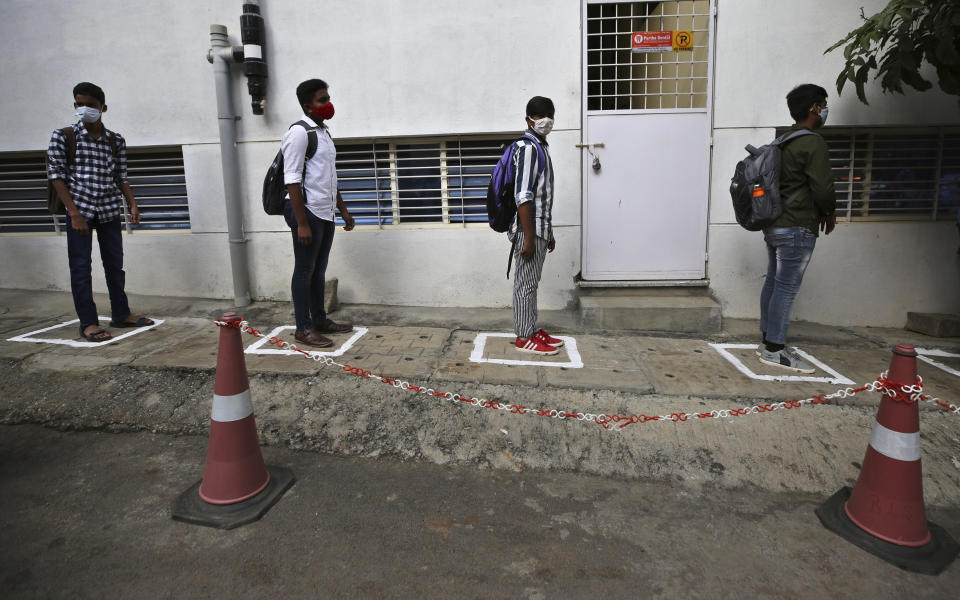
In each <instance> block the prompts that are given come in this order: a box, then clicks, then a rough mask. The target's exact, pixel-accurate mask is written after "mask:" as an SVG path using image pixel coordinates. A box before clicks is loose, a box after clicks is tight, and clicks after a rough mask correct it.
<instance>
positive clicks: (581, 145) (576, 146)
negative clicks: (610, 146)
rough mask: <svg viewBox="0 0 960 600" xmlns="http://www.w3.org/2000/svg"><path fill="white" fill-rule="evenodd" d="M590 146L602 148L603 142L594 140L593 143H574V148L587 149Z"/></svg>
mask: <svg viewBox="0 0 960 600" xmlns="http://www.w3.org/2000/svg"><path fill="white" fill-rule="evenodd" d="M591 146H592V147H594V148H603V142H594V143H593V144H574V147H575V148H586V149H588V150H589V149H590V147H591Z"/></svg>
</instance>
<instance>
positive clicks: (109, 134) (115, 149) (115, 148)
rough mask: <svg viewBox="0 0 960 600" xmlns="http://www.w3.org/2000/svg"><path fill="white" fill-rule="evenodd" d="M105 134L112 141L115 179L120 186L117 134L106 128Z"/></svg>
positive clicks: (111, 151)
mask: <svg viewBox="0 0 960 600" xmlns="http://www.w3.org/2000/svg"><path fill="white" fill-rule="evenodd" d="M103 134H104V135H105V136H107V141H108V142H109V143H110V153H111V154H113V180H114V182H116V184H117V187H120V148H119V146H118V144H117V134H116V133H114V132H112V131H110V130H109V129H107V128H104V131H103Z"/></svg>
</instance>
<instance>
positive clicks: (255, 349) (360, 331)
mask: <svg viewBox="0 0 960 600" xmlns="http://www.w3.org/2000/svg"><path fill="white" fill-rule="evenodd" d="M296 329H297V326H296V325H281V326H280V327H277V328H276V329H274V330H273V331H271V332H270V333H268V334H267V335H266V337H262V338H260V339H259V340H257V341H255V342H254V343H252V344H250V345H249V346H247V349H246V350H244V352H246V353H247V354H300V353H299V352H296V351H294V350H284V349H282V348H276V349H275V348H263V346H265V345H269V344H270V339H271V338H277V337H279V336H280V333H281V332H284V331H296ZM368 331H370V330H369V329H367V328H366V327H354V328H353V335H351V336H350V338H349V339H347V341H345V342H343V343H342V344H340V347H339V348H336V349H334V350H329V351H321V350H308V351H307V352H308V353H309V354H314V355H317V356H342V355H343V353H344V352H346V351H347V350H349V349H350V348H351V347H352V346H353V345H354V344H356V343H357V340H359V339H360V338H362V337H363V336H364V335H365V334H366V333H367V332H368ZM291 338H292V336H291ZM287 341H288V342H290V343H291V344H293V345H296V344H297V341H296V340H294V339H289V340H287ZM307 348H309V346H307V347H306V348H302V350H307Z"/></svg>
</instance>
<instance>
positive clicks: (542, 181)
mask: <svg viewBox="0 0 960 600" xmlns="http://www.w3.org/2000/svg"><path fill="white" fill-rule="evenodd" d="M527 134H528V135H530V136H536V134H535V133H533V131H531V130H529V129H528V130H527ZM538 139H539V138H538ZM540 145H541V147H542V148H543V156H544V158H545V159H546V161H547V164H546V165H545V166H544V168H543V172H542V173H540V172H539V169H540V166H539V162H540V157H539V154H538V153H537V147H536V145H535V143H534V142H533V141H531V140H529V139H526V138H525V137H524V138H521V139H520V141H519V142H518V143H517V148H516V150H515V151H514V153H513V168H514V169H515V170H516V174H517V179H516V183H515V184H514V197H515V198H516V199H517V206H520V205H521V204H525V203H527V202H533V231H534V233H535V234H536V235H537V237H539V238H543V239H545V240H547V241H550V240H551V239H553V225H552V221H553V161H552V160H551V159H550V149H549V147H548V144H547V142H546V141H545V140H544V141H541V142H540ZM518 220H519V213H518V215H517V218H515V219H514V220H513V223H511V224H510V231H509V233H508V235H509V237H510V239H511V240H512V239H514V237H515V236H516V234H517V230H518V229H519V230H521V231H522V229H523V227H522V226H521V225H520V223H519V222H518Z"/></svg>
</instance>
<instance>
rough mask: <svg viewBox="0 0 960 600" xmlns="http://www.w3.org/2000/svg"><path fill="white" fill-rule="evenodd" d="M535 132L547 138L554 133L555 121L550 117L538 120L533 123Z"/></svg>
mask: <svg viewBox="0 0 960 600" xmlns="http://www.w3.org/2000/svg"><path fill="white" fill-rule="evenodd" d="M533 130H534V131H535V132H536V133H537V135H542V136H543V137H547V134H548V133H550V132H551V131H553V119H551V118H550V117H544V118H542V119H537V120H536V121H534V122H533Z"/></svg>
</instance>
